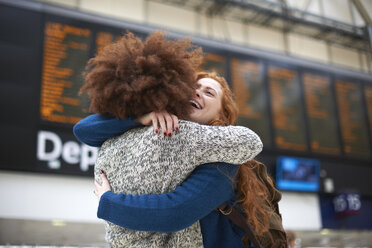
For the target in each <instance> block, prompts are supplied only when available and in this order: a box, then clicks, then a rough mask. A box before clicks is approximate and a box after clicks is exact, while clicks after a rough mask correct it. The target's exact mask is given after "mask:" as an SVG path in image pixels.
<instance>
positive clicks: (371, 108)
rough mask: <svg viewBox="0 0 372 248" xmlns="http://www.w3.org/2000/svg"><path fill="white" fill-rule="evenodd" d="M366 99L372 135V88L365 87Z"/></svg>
mask: <svg viewBox="0 0 372 248" xmlns="http://www.w3.org/2000/svg"><path fill="white" fill-rule="evenodd" d="M364 97H365V98H366V105H367V114H368V124H369V133H370V134H372V86H365V87H364Z"/></svg>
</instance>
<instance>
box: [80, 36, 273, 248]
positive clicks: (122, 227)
mask: <svg viewBox="0 0 372 248" xmlns="http://www.w3.org/2000/svg"><path fill="white" fill-rule="evenodd" d="M129 38H131V37H129ZM132 38H133V37H132ZM149 39H151V36H150V37H149V38H148V40H149ZM148 40H146V41H145V42H144V44H145V45H144V47H146V44H148V43H147V42H148ZM163 41H165V40H164V39H163ZM160 42H161V40H160ZM167 42H168V41H167ZM171 42H174V43H177V42H181V43H182V44H185V43H184V42H185V41H171ZM186 43H188V42H186ZM133 44H134V45H135V47H141V46H139V45H138V44H137V43H130V42H129V43H127V44H125V45H123V46H122V49H125V50H126V51H133V50H132V49H128V48H131V46H132V45H133ZM161 47H162V46H158V48H161ZM183 47H184V48H185V47H186V46H183ZM188 48H189V47H188ZM106 50H109V49H106ZM143 50H146V48H145V49H143ZM149 50H151V49H149ZM152 51H153V52H159V53H160V54H162V51H161V50H159V49H158V50H152ZM174 51H177V49H174ZM177 52H180V51H179V50H178V51H177ZM187 52H189V50H187ZM118 54H121V53H118ZM120 56H123V54H121V55H120ZM168 56H171V54H168ZM140 57H141V56H140ZM131 58H132V60H135V61H137V57H131ZM153 58H154V56H153V55H150V56H147V57H145V58H144V60H147V59H149V60H151V61H155V60H156V61H157V62H160V63H162V58H165V57H162V56H157V59H155V60H154V59H153ZM183 58H187V56H186V57H183ZM188 58H192V56H189V57H188ZM144 60H143V59H142V58H141V59H140V60H139V61H141V63H139V65H141V66H139V67H140V68H142V70H141V72H142V73H143V72H144V71H146V73H147V72H148V70H149V71H151V69H150V67H147V66H146V67H142V65H143V64H147V62H144ZM166 60H167V61H174V60H171V59H169V58H166ZM152 63H153V62H151V63H150V64H152ZM192 63H193V64H196V63H194V62H192ZM109 64H110V63H109ZM166 66H170V65H169V64H167V63H166ZM143 68H146V70H144V69H143ZM172 68H175V67H172ZM177 68H178V69H177V70H175V71H173V74H172V77H171V78H172V80H168V77H163V78H162V77H161V76H159V77H160V78H162V79H164V78H166V80H165V81H166V82H177V83H179V84H180V85H181V88H182V87H184V86H185V84H184V82H185V81H184V80H179V79H178V78H177V77H176V76H177V75H183V73H184V72H185V71H184V70H185V68H184V67H177ZM158 69H160V68H159V67H158ZM160 70H161V69H160ZM101 71H106V70H105V69H104V70H101ZM115 71H117V70H112V72H115ZM126 71H127V72H128V70H126ZM132 71H136V70H132ZM139 74H140V73H139ZM139 74H137V73H135V75H134V76H133V77H131V78H132V80H137V78H139V77H141V76H140V75H139ZM88 75H89V74H88ZM108 75H109V73H108ZM193 75H194V76H193V77H194V82H195V83H197V86H198V87H197V88H196V87H195V88H194V90H193V92H192V96H191V98H190V99H188V101H187V102H186V103H185V104H183V105H182V108H178V106H179V105H177V104H173V103H172V102H177V101H179V100H180V99H179V96H177V97H173V96H167V94H170V93H171V92H170V91H168V90H167V91H165V92H166V93H167V94H165V95H162V94H160V93H159V92H161V91H154V92H158V96H160V97H161V99H162V101H161V102H163V103H165V104H164V105H162V107H160V108H158V107H159V106H160V105H155V108H156V109H154V105H151V104H150V103H151V101H147V100H145V99H143V98H141V97H138V96H135V95H136V92H141V93H140V94H142V93H143V92H147V91H146V90H148V89H149V88H151V87H152V86H155V88H157V87H161V88H162V86H161V85H162V84H161V83H159V82H161V81H157V80H155V81H152V82H153V83H151V84H150V87H140V90H139V91H136V89H135V88H136V86H135V85H134V84H133V83H132V82H131V81H128V83H126V84H125V85H126V86H123V88H125V90H123V91H124V92H125V91H126V90H129V91H132V92H133V93H131V94H130V96H129V97H128V98H125V97H123V98H124V99H126V100H127V99H131V100H132V101H133V99H141V101H143V102H144V103H145V104H147V107H148V108H149V109H148V111H147V112H146V109H143V111H144V112H146V113H149V112H150V113H149V114H145V115H142V116H141V114H143V113H139V112H137V113H134V112H133V111H134V110H127V109H126V108H137V107H140V106H138V105H141V101H139V100H137V101H135V102H134V103H130V101H129V100H128V101H124V102H123V100H122V99H121V98H122V96H123V95H120V96H119V95H118V94H117V92H116V90H115V87H110V88H109V89H108V90H106V89H105V87H101V86H98V88H99V90H95V91H94V92H98V94H93V95H94V96H95V97H96V96H97V95H98V96H99V97H96V98H97V99H100V98H101V97H102V95H105V94H107V95H105V96H104V97H103V98H107V99H110V97H109V96H110V94H111V95H113V96H114V99H115V102H116V104H119V105H120V106H119V107H117V108H116V110H111V108H115V106H116V105H110V106H111V108H106V109H105V110H104V111H97V110H98V109H99V108H98V107H99V106H96V107H92V109H93V110H96V111H97V112H99V113H100V114H106V115H107V114H109V115H111V116H115V117H119V118H120V117H121V118H126V117H128V116H131V117H134V118H136V121H137V122H136V121H133V118H129V119H125V120H122V119H121V120H118V119H114V118H112V117H108V116H102V115H93V116H90V117H87V118H86V119H84V120H82V121H81V122H80V123H78V124H77V125H76V126H75V127H74V133H75V135H76V136H77V137H78V139H80V140H81V141H83V142H85V143H87V144H90V145H96V146H97V145H98V146H99V145H101V144H102V142H103V141H104V140H105V139H106V138H108V137H112V136H114V135H118V134H120V133H122V132H125V133H124V134H121V135H119V136H116V137H114V138H111V139H108V140H107V141H105V142H104V143H103V145H102V147H101V149H100V151H99V154H98V158H97V162H96V167H95V177H96V181H98V183H96V187H97V191H96V192H95V193H96V195H97V196H98V197H99V198H100V206H99V210H98V217H100V218H103V219H105V220H108V222H106V231H107V232H106V239H107V241H108V242H109V243H110V245H111V246H112V247H203V246H205V247H210V245H211V244H210V242H213V238H211V237H209V238H208V237H206V235H205V230H203V229H204V228H203V227H201V225H200V223H199V221H198V220H199V219H200V218H197V219H195V218H194V216H193V214H195V213H192V212H193V211H194V210H192V209H191V213H190V212H189V213H187V212H185V213H183V214H184V215H183V216H182V213H179V214H181V215H179V216H182V219H186V220H187V221H186V222H187V224H186V225H183V226H182V228H180V226H179V225H177V222H179V221H178V220H173V221H172V220H169V218H168V216H169V215H168V213H169V211H177V208H178V207H177V204H175V205H174V204H171V205H173V206H168V205H167V204H166V205H167V206H164V205H163V206H161V205H162V204H161V203H159V204H160V205H157V204H156V199H153V200H151V199H147V200H146V202H147V204H150V205H152V203H154V204H155V205H152V206H151V207H150V208H149V210H150V212H152V213H151V214H150V215H146V216H145V215H144V216H142V214H141V213H140V212H139V213H138V212H137V213H135V212H133V211H132V213H133V215H131V216H130V217H129V219H128V218H125V220H123V218H121V216H120V214H118V212H120V211H121V210H123V209H122V207H123V205H122V204H121V203H120V201H121V200H122V198H123V197H125V195H128V196H129V198H130V199H132V200H133V201H131V200H129V202H130V203H129V205H130V207H129V208H130V209H132V210H133V209H135V206H136V201H137V200H138V199H137V200H136V199H135V198H136V197H135V196H138V195H144V194H156V195H159V194H162V193H167V192H171V191H173V190H175V189H176V187H177V186H179V185H180V184H181V183H182V182H183V181H185V180H186V178H187V177H188V176H189V175H190V174H191V173H192V171H193V170H194V169H195V168H196V167H197V166H198V165H201V164H205V163H212V162H226V163H231V164H242V163H245V162H247V161H249V160H251V159H252V158H254V156H256V155H257V154H258V153H259V152H260V151H261V150H262V143H261V141H260V139H259V137H258V136H257V135H256V134H255V133H254V132H252V131H251V130H250V129H248V128H245V127H235V126H225V125H229V124H232V123H234V122H235V120H236V107H235V105H234V103H233V101H232V94H231V91H230V90H229V88H228V85H227V83H226V81H224V80H223V78H219V77H217V76H214V75H212V74H205V73H204V74H198V75H197V77H195V75H196V74H195V72H194V73H193ZM127 76H128V75H126V78H128V77H127ZM116 78H118V79H119V80H122V79H123V78H124V75H123V74H121V76H120V77H116ZM144 78H151V76H149V75H146V77H144ZM112 80H114V79H112ZM222 80H223V83H221V82H222ZM149 81H150V80H149ZM87 82H88V83H89V78H88V79H87ZM108 84H111V83H108ZM119 84H120V83H119ZM137 84H138V85H141V82H139V81H137ZM190 84H191V82H190ZM168 85H169V86H170V88H171V89H173V87H177V85H176V84H173V83H169V84H168ZM116 87H118V86H116ZM192 87H194V86H192ZM94 88H95V86H93V89H94ZM84 89H85V90H86V89H87V88H86V87H84ZM88 89H89V88H88ZM102 91H103V93H99V92H102ZM172 92H177V91H176V90H173V91H172ZM147 93H148V92H147ZM163 93H164V92H163ZM88 94H89V92H88ZM90 96H92V94H90ZM125 96H127V94H125ZM163 96H165V98H162V97H163ZM151 97H152V96H151ZM151 97H150V98H151ZM166 98H167V99H168V100H167V101H166V100H164V99H166ZM152 99H153V98H152ZM92 100H93V99H92ZM163 100H164V101H163ZM226 100H228V101H229V102H226ZM99 102H100V101H97V103H99ZM105 104H110V103H109V101H108V102H106V103H105ZM123 104H124V106H126V107H125V108H122V105H123ZM149 104H150V105H149ZM98 105H99V104H98ZM169 106H172V107H174V108H173V109H170V108H168V107H169ZM177 109H178V110H179V111H178V112H177ZM131 111H132V112H131ZM154 111H156V112H157V113H156V114H154ZM172 111H173V112H172ZM182 111H184V112H182ZM168 112H170V113H172V114H174V113H176V114H177V115H180V116H181V117H182V119H187V120H191V121H193V122H189V121H184V120H180V122H179V125H178V123H177V118H175V115H170V114H168ZM119 113H125V114H123V115H120V114H119ZM183 114H184V115H183ZM167 118H168V119H172V118H173V120H176V121H175V122H174V123H175V125H174V126H172V128H174V129H175V130H177V129H179V130H178V131H176V132H174V136H173V137H172V138H168V137H165V136H162V135H156V134H154V131H153V129H152V128H151V127H140V128H132V127H139V126H141V124H143V125H149V124H151V123H153V124H154V125H155V127H157V124H158V122H159V124H160V125H161V126H162V124H163V126H162V130H163V131H164V122H165V121H164V120H165V119H167ZM196 122H197V123H200V124H204V125H200V124H197V123H196ZM92 123H93V124H92ZM168 123H169V122H167V124H168ZM206 124H209V125H206ZM97 125H98V126H97ZM211 125H219V126H211ZM100 128H102V129H101V130H104V131H103V132H102V131H100ZM108 128H110V129H108ZM130 128H132V129H130ZM168 128H169V127H168ZM166 129H167V128H166ZM97 137H98V139H97ZM103 137H105V138H104V139H103ZM208 169H211V168H210V167H208ZM213 169H216V167H214V166H213ZM217 169H218V170H217V172H219V173H220V172H221V171H220V170H224V171H225V174H224V175H223V177H224V180H226V179H228V177H226V174H230V176H231V177H233V174H234V172H236V169H237V168H236V167H235V166H233V165H228V164H222V165H220V166H219V167H218V168H217ZM213 172H216V171H213ZM103 175H104V176H103ZM106 177H107V179H108V181H105V179H106ZM102 182H103V183H104V184H106V185H108V182H109V183H110V185H111V188H110V185H109V186H108V187H109V189H110V191H107V190H106V192H104V194H103V192H102V190H98V189H99V187H101V186H100V185H101V183H102ZM257 182H258V181H257ZM261 184H262V183H261ZM251 185H252V184H251ZM199 186H200V187H199ZM215 186H216V187H215V188H216V189H218V188H219V189H221V190H222V189H224V190H222V191H221V193H222V194H221V195H222V198H224V199H223V200H222V201H221V197H217V198H218V199H217V201H219V204H220V203H222V202H223V201H225V200H226V197H227V199H228V198H229V197H228V196H229V195H230V194H231V190H232V187H231V183H230V188H229V190H227V191H226V187H225V188H224V186H226V184H222V185H219V184H218V185H215ZM193 187H196V188H195V189H201V188H205V185H204V186H203V185H194V186H193ZM241 187H242V188H244V187H246V186H241ZM248 187H249V186H248ZM156 195H150V198H152V196H156ZM189 196H190V195H189ZM261 196H262V194H261ZM263 196H264V199H266V198H267V197H268V195H266V196H265V194H263ZM133 197H134V198H133ZM186 198H187V197H186ZM127 199H128V198H127ZM241 199H242V201H243V202H245V201H246V196H243V197H242V198H241ZM183 200H187V199H185V198H183ZM213 200H214V199H212V200H210V201H209V203H207V204H206V205H204V206H200V207H201V208H202V209H203V208H204V210H203V212H204V213H205V211H206V209H208V211H209V212H210V211H211V210H213V209H214V208H215V207H217V206H218V205H219V204H218V205H216V206H215V201H213ZM118 201H119V202H118ZM190 203H191V202H189V203H188V204H190ZM208 205H209V206H208ZM253 205H254V204H253ZM163 207H165V208H163ZM247 209H249V208H247ZM199 210H200V208H199ZM255 211H256V212H257V213H258V215H254V216H258V217H259V218H256V217H253V220H257V221H260V223H264V225H263V226H258V230H259V231H261V232H262V231H264V230H265V228H266V231H267V223H268V220H267V219H268V215H267V213H266V212H264V211H261V212H260V211H259V208H255ZM196 212H198V210H196ZM207 213H208V212H206V214H207ZM262 213H263V214H262ZM154 216H156V217H158V218H160V219H163V220H167V221H166V222H167V224H166V225H165V226H162V227H159V226H158V227H159V228H153V227H152V226H157V225H156V224H155V223H152V224H150V225H147V226H144V225H142V224H141V221H142V220H146V221H150V222H151V219H153V217H154ZM204 216H205V215H204ZM262 217H264V218H262ZM249 221H250V220H249ZM225 224H226V223H225ZM255 224H256V223H255ZM214 228H215V227H214ZM155 229H156V230H155ZM181 229H182V230H181ZM207 229H209V228H207ZM134 230H137V231H134ZM231 230H232V229H230V232H229V234H228V235H230V234H231ZM150 231H157V232H155V233H154V232H150ZM202 235H203V236H202ZM214 235H217V233H216V234H214ZM207 236H208V235H207ZM208 239H209V240H208ZM230 241H231V240H230ZM238 243H239V244H243V243H242V242H241V241H239V242H238ZM230 244H231V243H230ZM234 247H235V246H234Z"/></svg>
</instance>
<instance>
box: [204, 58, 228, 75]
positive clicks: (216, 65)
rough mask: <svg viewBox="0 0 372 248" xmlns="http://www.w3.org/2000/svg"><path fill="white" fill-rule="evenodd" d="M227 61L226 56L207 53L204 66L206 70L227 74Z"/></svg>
mask: <svg viewBox="0 0 372 248" xmlns="http://www.w3.org/2000/svg"><path fill="white" fill-rule="evenodd" d="M226 63H227V61H226V57H225V56H222V55H219V54H215V53H205V57H204V61H203V65H202V68H203V70H205V71H212V72H216V73H217V74H218V75H220V76H226Z"/></svg>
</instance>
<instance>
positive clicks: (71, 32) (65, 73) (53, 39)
mask: <svg viewBox="0 0 372 248" xmlns="http://www.w3.org/2000/svg"><path fill="white" fill-rule="evenodd" d="M90 35H91V31H90V30H89V29H85V28H79V27H74V26H71V25H67V24H62V23H55V22H47V23H46V25H45V37H44V55H43V71H42V85H41V106H40V108H41V109H40V114H41V118H42V119H43V120H48V121H52V122H61V123H71V124H74V123H76V122H77V121H79V120H80V119H81V116H71V115H66V114H64V111H65V106H79V105H80V99H78V98H77V97H71V96H65V95H64V93H65V91H66V89H68V88H71V87H72V86H73V85H74V82H72V81H71V80H70V78H71V76H73V75H74V74H75V73H81V72H80V71H79V72H76V71H75V68H70V67H68V65H62V64H61V63H62V61H65V59H67V58H68V56H69V54H68V52H67V51H78V50H81V51H85V52H87V51H88V48H89V47H88V44H87V42H78V41H76V40H74V39H67V37H74V36H75V37H89V36H90Z"/></svg>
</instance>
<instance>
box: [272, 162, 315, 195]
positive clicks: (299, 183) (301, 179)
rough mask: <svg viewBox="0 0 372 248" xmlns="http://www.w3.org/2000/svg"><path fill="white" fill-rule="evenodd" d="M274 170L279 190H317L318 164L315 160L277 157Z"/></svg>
mask: <svg viewBox="0 0 372 248" xmlns="http://www.w3.org/2000/svg"><path fill="white" fill-rule="evenodd" d="M276 170H277V171H276V186H277V187H278V189H280V190H294V191H311V192H316V191H318V190H319V170H320V162H319V160H317V159H309V158H295V157H284V156H283V157H279V158H278V159H277V164H276Z"/></svg>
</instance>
